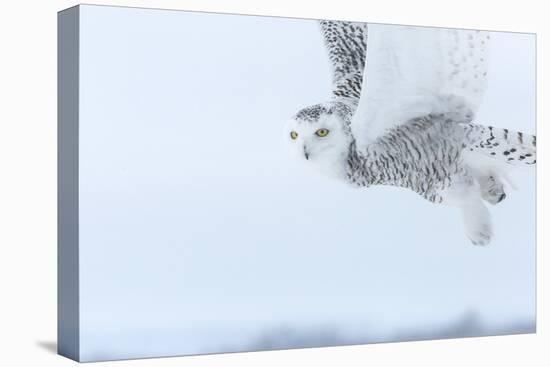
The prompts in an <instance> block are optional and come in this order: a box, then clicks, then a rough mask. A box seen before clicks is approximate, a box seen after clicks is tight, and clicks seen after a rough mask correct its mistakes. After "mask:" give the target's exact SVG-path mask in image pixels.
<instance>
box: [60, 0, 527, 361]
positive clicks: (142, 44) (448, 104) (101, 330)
mask: <svg viewBox="0 0 550 367" xmlns="http://www.w3.org/2000/svg"><path fill="white" fill-rule="evenodd" d="M58 24H59V32H58V36H59V53H58V55H59V58H58V78H59V79H58V80H59V83H58V85H59V108H58V111H59V126H58V127H59V128H58V148H59V150H58V153H59V154H58V163H59V164H58V182H59V195H58V198H59V205H58V208H59V221H58V223H59V227H58V234H59V243H58V267H59V269H58V296H59V297H58V298H59V300H58V351H59V353H60V354H62V355H64V356H67V357H70V358H72V359H75V360H78V361H101V360H115V359H128V358H144V357H161V356H176V355H195V354H207V353H223V352H239V351H261V350H273V349H285V348H305V347H323V346H337V345H351V344H368V343H379V342H395V341H412V340H425V339H438V338H455V337H467V336H487V335H502V334H518V333H532V332H535V204H536V197H535V167H536V138H535V35H533V34H522V33H507V32H494V31H478V30H465V29H446V28H431V27H413V26H401V25H385V24H371V23H360V22H347V21H341V20H339V21H335V20H313V19H290V18H275V17H259V16H246V15H229V14H214V13H198V12H186V11H171V10H158V9H142V8H124V7H108V6H94V5H80V6H77V7H73V8H70V9H66V10H64V11H61V12H60V13H59V22H58Z"/></svg>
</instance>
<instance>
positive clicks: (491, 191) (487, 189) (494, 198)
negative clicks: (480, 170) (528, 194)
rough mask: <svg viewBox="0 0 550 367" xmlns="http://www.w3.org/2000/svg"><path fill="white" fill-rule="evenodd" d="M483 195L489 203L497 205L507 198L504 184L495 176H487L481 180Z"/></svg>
mask: <svg viewBox="0 0 550 367" xmlns="http://www.w3.org/2000/svg"><path fill="white" fill-rule="evenodd" d="M479 184H480V187H481V197H482V198H483V199H484V200H485V201H487V202H488V203H490V204H492V205H495V204H498V203H500V202H501V201H502V200H504V199H505V198H506V193H505V192H504V185H503V184H502V182H501V181H500V180H499V179H498V178H496V177H495V176H487V177H485V178H484V179H483V180H481V181H480V182H479Z"/></svg>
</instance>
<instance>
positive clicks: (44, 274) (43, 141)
mask: <svg viewBox="0 0 550 367" xmlns="http://www.w3.org/2000/svg"><path fill="white" fill-rule="evenodd" d="M98 3H109V4H118V5H134V6H135V5H141V6H155V7H166V8H178V9H188V10H209V11H225V12H233V13H252V14H263V15H284V16H296V17H313V18H332V19H346V20H362V21H374V22H389V23H406V24H419V25H434V26H448V27H449V26H454V27H466V28H481V29H494V30H515V31H528V32H537V33H539V44H538V46H539V48H538V51H539V57H544V56H545V51H546V50H545V48H544V39H545V36H546V34H547V33H545V32H548V31H547V30H546V29H544V28H542V24H543V22H544V19H543V16H542V11H541V9H535V8H533V7H530V6H527V3H528V2H525V1H524V2H522V3H521V4H517V7H510V8H507V7H506V6H505V5H503V4H499V6H498V8H494V9H493V8H491V7H490V6H487V7H484V6H482V5H481V4H478V3H474V2H472V3H471V4H470V5H468V4H469V2H466V1H462V2H460V7H458V6H457V7H456V8H455V7H453V6H449V5H448V4H447V5H445V4H440V5H437V2H434V4H435V5H430V2H422V1H416V2H414V3H409V4H408V5H407V3H405V2H403V3H402V4H399V3H396V2H389V1H388V2H384V3H383V4H378V3H376V4H375V3H372V4H363V5H352V4H346V2H342V1H340V2H338V6H336V5H332V6H322V5H321V4H313V3H312V4H307V3H306V2H305V1H304V2H300V3H297V2H294V3H292V2H288V3H287V4H286V5H285V2H284V1H279V2H277V3H275V2H271V4H270V2H267V1H264V2H262V4H261V5H260V4H255V3H253V2H250V4H247V2H244V1H233V2H231V4H223V5H221V4H215V2H214V1H212V2H208V1H200V2H198V1H196V2H192V1H179V2H176V1H155V2H152V1H139V2H138V1H134V2H128V1H126V2H124V1H113V2H98ZM345 4H346V5H345ZM71 5H73V3H72V2H62V1H57V2H50V3H49V4H43V3H40V2H36V5H34V4H33V5H32V6H31V2H27V3H26V4H20V5H18V9H13V10H12V9H5V8H4V9H2V16H3V18H5V19H2V21H1V22H0V24H1V25H0V26H1V27H2V29H1V32H0V37H1V43H0V44H1V45H2V53H1V55H2V56H1V59H0V60H1V61H0V62H1V63H2V67H1V69H0V73H2V74H1V77H0V82H1V84H0V85H1V87H0V88H1V92H2V99H1V101H2V103H1V105H0V106H1V108H0V114H1V115H0V124H1V128H2V130H1V132H0V139H2V141H1V142H0V157H1V158H0V167H1V168H2V175H3V176H2V180H1V182H0V185H1V186H0V195H1V196H0V215H1V218H0V219H1V221H0V246H1V248H2V251H3V254H2V256H1V257H0V258H1V261H2V265H1V267H0V269H1V271H2V276H1V279H2V280H1V282H2V288H1V290H2V306H1V307H2V313H1V316H0V317H1V318H2V319H1V323H0V325H1V327H2V334H1V338H2V339H1V340H0V343H1V344H0V345H1V346H2V348H1V350H2V353H1V357H0V361H2V362H4V363H5V364H7V363H8V362H9V363H10V365H20V364H21V365H22V364H30V363H35V364H40V365H64V364H67V365H68V364H69V363H71V362H70V361H68V360H65V359H63V358H61V357H58V356H56V355H55V354H53V353H51V352H50V351H49V349H51V344H52V343H53V342H54V341H55V325H56V320H55V308H56V304H55V303H56V298H55V279H56V274H55V259H56V253H55V248H56V245H55V223H56V217H55V204H56V199H55V192H56V189H55V185H56V183H55V155H56V141H55V137H56V130H55V124H56V122H55V118H56V107H55V106H56V104H55V101H56V92H55V90H56V89H55V88H56V85H55V83H56V75H55V67H56V53H55V50H56V47H55V43H56V36H55V35H56V11H57V10H60V9H63V8H65V7H68V6H71ZM432 6H435V8H432ZM438 7H439V9H438ZM358 14H360V15H358ZM390 14H391V16H390ZM537 17H540V19H538V20H537ZM511 51H512V52H513V50H511ZM539 65H544V61H543V60H541V59H539ZM543 75H544V71H543V70H539V78H540V77H542V76H543ZM6 80H7V81H8V83H7V84H6ZM541 84H542V83H541ZM541 84H539V94H538V97H539V101H541V100H543V99H544V94H543V91H542V88H541ZM541 107H542V104H541V103H539V108H541ZM540 112H541V111H539V115H538V120H539V122H541V121H543V120H544V119H543V116H542V115H541V114H540ZM544 133H545V130H544V126H542V124H539V129H538V135H539V141H544V140H541V139H544ZM539 145H540V144H539ZM539 162H544V146H543V147H542V149H541V148H539ZM544 173H545V170H544V167H543V165H541V164H539V171H538V174H539V177H538V178H539V196H538V199H539V203H542V202H543V199H544V195H543V193H542V192H541V191H540V188H541V187H542V186H543V184H544V183H543V179H544ZM541 211H542V205H540V206H539V217H538V221H539V234H538V235H539V237H538V238H539V249H538V261H539V267H538V269H539V284H538V286H539V304H538V309H539V314H538V325H539V333H538V335H525V336H509V337H498V338H475V339H464V340H450V341H434V342H417V343H401V344H382V345H370V346H356V347H339V348H325V349H314V350H294V351H280V352H262V353H248V354H232V355H217V356H208V357H186V358H172V359H164V360H162V361H161V360H143V361H130V362H117V363H119V364H125V363H126V364H128V365H155V366H158V365H169V364H170V363H172V364H174V365H176V364H177V365H189V366H198V365H204V366H207V365H214V364H215V365H235V366H248V365H250V366H256V365H259V364H261V365H281V364H290V365H303V364H313V363H315V364H316V365H333V364H337V363H338V364H343V365H365V364H367V363H369V364H374V365H385V364H388V365H399V364H403V363H408V364H410V363H411V361H413V362H414V361H417V363H418V364H420V363H422V364H423V365H441V364H445V365H464V364H466V363H467V364H469V365H481V364H491V365H518V364H525V365H542V363H541V358H542V355H543V350H542V345H543V343H544V341H543V338H544V337H545V331H546V328H545V318H544V314H543V313H541V312H540V311H541V310H542V305H541V302H542V301H543V297H544V294H543V293H542V284H544V279H543V278H542V266H540V265H541V262H543V261H544V260H543V259H544V256H545V254H544V251H543V249H542V247H541V246H540V244H542V241H543V238H544V237H543V235H544V233H543V231H544V228H543V227H542V225H541V223H542V219H543V215H542V213H541ZM48 346H50V348H48ZM537 361H538V362H539V364H537ZM426 362H430V363H426ZM413 364H415V363H413Z"/></svg>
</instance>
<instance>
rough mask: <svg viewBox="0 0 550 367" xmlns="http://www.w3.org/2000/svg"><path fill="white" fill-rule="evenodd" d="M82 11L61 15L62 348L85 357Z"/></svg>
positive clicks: (63, 351)
mask: <svg viewBox="0 0 550 367" xmlns="http://www.w3.org/2000/svg"><path fill="white" fill-rule="evenodd" d="M79 17H80V7H79V6H76V7H73V8H70V9H67V10H65V11H62V12H59V13H58V15H57V57H58V58H57V116H58V117H57V118H58V121H57V124H58V125H57V180H58V181H57V195H58V196H57V210H58V214H57V215H58V218H57V219H58V220H57V238H58V239H57V352H58V354H60V355H62V356H65V357H68V358H70V359H73V360H76V361H78V360H79V359H80V335H79V334H80V323H79V317H80V313H79V235H78V223H79V222H78V217H79V216H78V196H79V194H78V193H79V190H78V181H79V180H78V171H79V170H78V156H79V154H78V130H79V129H78V125H79V61H80V60H79V46H80V45H79V43H80V42H79V38H80V32H79V23H80V21H79Z"/></svg>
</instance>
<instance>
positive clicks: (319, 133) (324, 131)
mask: <svg viewBox="0 0 550 367" xmlns="http://www.w3.org/2000/svg"><path fill="white" fill-rule="evenodd" d="M315 135H317V136H320V137H321V138H322V137H325V136H327V135H328V129H319V130H317V131H316V132H315Z"/></svg>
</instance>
